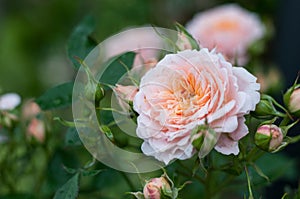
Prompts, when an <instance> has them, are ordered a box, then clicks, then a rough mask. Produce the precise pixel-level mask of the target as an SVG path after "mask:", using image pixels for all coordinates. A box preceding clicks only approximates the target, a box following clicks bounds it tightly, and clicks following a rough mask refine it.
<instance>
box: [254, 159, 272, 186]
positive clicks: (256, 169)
mask: <svg viewBox="0 0 300 199" xmlns="http://www.w3.org/2000/svg"><path fill="white" fill-rule="evenodd" d="M251 165H252V167H253V168H254V169H255V171H256V173H257V174H258V175H260V176H261V177H262V178H264V179H266V180H267V181H268V182H270V179H269V177H268V176H267V175H266V174H264V172H263V171H262V170H261V169H260V168H259V167H258V166H257V165H256V164H254V163H253V164H251Z"/></svg>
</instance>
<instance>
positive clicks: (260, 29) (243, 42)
mask: <svg viewBox="0 0 300 199" xmlns="http://www.w3.org/2000/svg"><path fill="white" fill-rule="evenodd" d="M186 28H187V30H188V31H189V32H190V33H191V34H192V35H193V36H194V37H195V39H196V40H198V42H199V43H200V45H201V46H202V47H205V48H208V49H210V50H211V49H213V48H216V50H217V51H218V52H221V53H222V54H223V55H224V56H225V58H227V60H228V61H230V62H231V63H235V60H237V62H238V65H244V64H245V63H246V62H247V61H248V60H247V59H248V58H247V49H248V47H249V46H250V45H251V44H252V43H253V42H254V41H256V40H258V39H260V38H261V37H262V36H263V35H264V32H265V28H264V26H263V24H262V23H261V21H260V19H259V17H258V16H257V15H256V14H254V13H251V12H249V11H247V10H245V9H243V8H241V7H240V6H238V5H236V4H228V5H222V6H219V7H216V8H212V9H210V10H207V11H204V12H201V13H199V14H197V15H196V16H195V17H194V18H193V19H192V20H191V21H190V22H189V23H188V24H187V26H186Z"/></svg>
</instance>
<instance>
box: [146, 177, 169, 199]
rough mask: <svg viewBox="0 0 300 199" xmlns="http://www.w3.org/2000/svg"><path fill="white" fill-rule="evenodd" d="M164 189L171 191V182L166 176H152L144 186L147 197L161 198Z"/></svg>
mask: <svg viewBox="0 0 300 199" xmlns="http://www.w3.org/2000/svg"><path fill="white" fill-rule="evenodd" d="M162 189H164V190H166V191H171V187H170V184H169V183H168V181H167V180H166V179H165V178H164V177H160V178H152V179H151V180H150V181H148V182H147V184H146V185H145V186H144V190H143V193H144V197H145V199H160V198H161V192H162Z"/></svg>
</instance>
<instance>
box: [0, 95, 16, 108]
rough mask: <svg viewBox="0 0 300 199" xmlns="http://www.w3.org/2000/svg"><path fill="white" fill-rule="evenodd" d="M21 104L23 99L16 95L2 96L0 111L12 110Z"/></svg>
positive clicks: (0, 97) (0, 98)
mask: <svg viewBox="0 0 300 199" xmlns="http://www.w3.org/2000/svg"><path fill="white" fill-rule="evenodd" d="M20 103H21V97H20V96H19V95H18V94H16V93H7V94H4V95H2V96H0V110H12V109H14V108H16V107H17V106H18V105H19V104H20Z"/></svg>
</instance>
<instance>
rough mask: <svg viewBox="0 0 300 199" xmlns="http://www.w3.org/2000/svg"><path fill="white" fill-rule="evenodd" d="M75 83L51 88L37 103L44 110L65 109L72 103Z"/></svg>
mask: <svg viewBox="0 0 300 199" xmlns="http://www.w3.org/2000/svg"><path fill="white" fill-rule="evenodd" d="M73 85H74V83H73V82H68V83H64V84H61V85H58V86H56V87H53V88H50V89H49V90H47V91H46V92H45V93H44V94H43V95H42V96H40V97H39V98H37V99H36V100H35V101H36V103H37V104H38V105H39V106H40V107H41V109H42V110H51V109H56V108H63V107H66V106H68V105H70V104H71V103H72V92H73Z"/></svg>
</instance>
